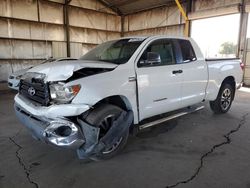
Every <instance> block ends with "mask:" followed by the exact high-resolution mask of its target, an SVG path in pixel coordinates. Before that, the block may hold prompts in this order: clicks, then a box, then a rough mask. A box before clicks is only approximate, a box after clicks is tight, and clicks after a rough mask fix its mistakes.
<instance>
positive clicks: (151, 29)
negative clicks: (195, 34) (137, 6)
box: [124, 5, 185, 36]
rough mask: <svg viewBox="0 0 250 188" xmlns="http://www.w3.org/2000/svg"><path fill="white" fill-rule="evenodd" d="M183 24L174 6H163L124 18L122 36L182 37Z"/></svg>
mask: <svg viewBox="0 0 250 188" xmlns="http://www.w3.org/2000/svg"><path fill="white" fill-rule="evenodd" d="M184 6H185V5H184ZM184 23H185V21H184V20H183V19H182V17H181V15H180V12H179V10H178V8H177V6H176V5H172V6H164V7H160V8H155V9H152V10H148V11H144V12H139V13H135V14H132V15H128V16H125V20H124V32H125V33H124V35H125V36H130V35H156V34H158V35H162V34H166V35H180V36H182V35H183V32H184Z"/></svg>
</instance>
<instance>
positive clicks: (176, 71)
mask: <svg viewBox="0 0 250 188" xmlns="http://www.w3.org/2000/svg"><path fill="white" fill-rule="evenodd" d="M172 73H173V74H181V73H183V70H174V71H172Z"/></svg>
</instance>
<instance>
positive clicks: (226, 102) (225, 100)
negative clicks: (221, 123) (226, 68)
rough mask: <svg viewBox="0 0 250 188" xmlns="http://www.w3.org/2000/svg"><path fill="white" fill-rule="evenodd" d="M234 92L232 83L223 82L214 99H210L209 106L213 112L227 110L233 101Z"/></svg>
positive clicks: (218, 112) (220, 112)
mask: <svg viewBox="0 0 250 188" xmlns="http://www.w3.org/2000/svg"><path fill="white" fill-rule="evenodd" d="M234 92H235V90H234V89H233V87H232V85H230V84H227V83H226V84H223V85H222V87H221V89H220V91H219V94H218V96H217V98H216V100H215V101H210V108H211V109H212V110H213V112H214V113H216V114H222V113H226V112H228V110H229V109H230V107H231V105H232V102H233V98H234Z"/></svg>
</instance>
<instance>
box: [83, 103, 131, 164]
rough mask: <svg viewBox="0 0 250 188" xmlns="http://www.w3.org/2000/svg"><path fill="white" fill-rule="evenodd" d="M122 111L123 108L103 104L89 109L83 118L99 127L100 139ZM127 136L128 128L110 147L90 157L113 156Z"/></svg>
mask: <svg viewBox="0 0 250 188" xmlns="http://www.w3.org/2000/svg"><path fill="white" fill-rule="evenodd" d="M122 112H123V110H122V109H121V108H119V107H117V106H114V105H111V104H103V105H100V106H98V107H97V108H95V109H94V110H93V111H91V112H90V114H89V115H88V116H87V117H86V119H85V120H86V121H87V122H88V123H90V124H92V125H94V126H96V127H99V128H100V133H99V139H101V138H102V137H103V136H105V134H106V133H107V132H108V130H109V129H110V128H111V126H112V125H113V122H114V121H115V120H116V119H117V118H118V117H119V116H120V114H121V113H122ZM128 136H129V129H128V130H127V131H126V132H125V133H124V134H123V135H122V136H121V137H120V138H118V141H117V142H116V143H115V144H114V145H113V146H112V147H111V148H105V149H104V150H103V151H102V152H100V153H99V154H98V155H96V156H95V157H92V159H94V160H104V159H108V158H111V157H113V156H114V155H116V154H117V153H118V152H119V151H120V150H122V149H123V148H124V146H125V145H126V143H127V139H128Z"/></svg>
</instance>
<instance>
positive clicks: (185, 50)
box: [178, 40, 197, 63]
mask: <svg viewBox="0 0 250 188" xmlns="http://www.w3.org/2000/svg"><path fill="white" fill-rule="evenodd" d="M178 42H179V45H180V49H181V54H182V61H183V63H188V62H192V61H196V60H197V58H196V55H195V53H194V49H193V47H192V44H191V43H190V41H188V40H178Z"/></svg>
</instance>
